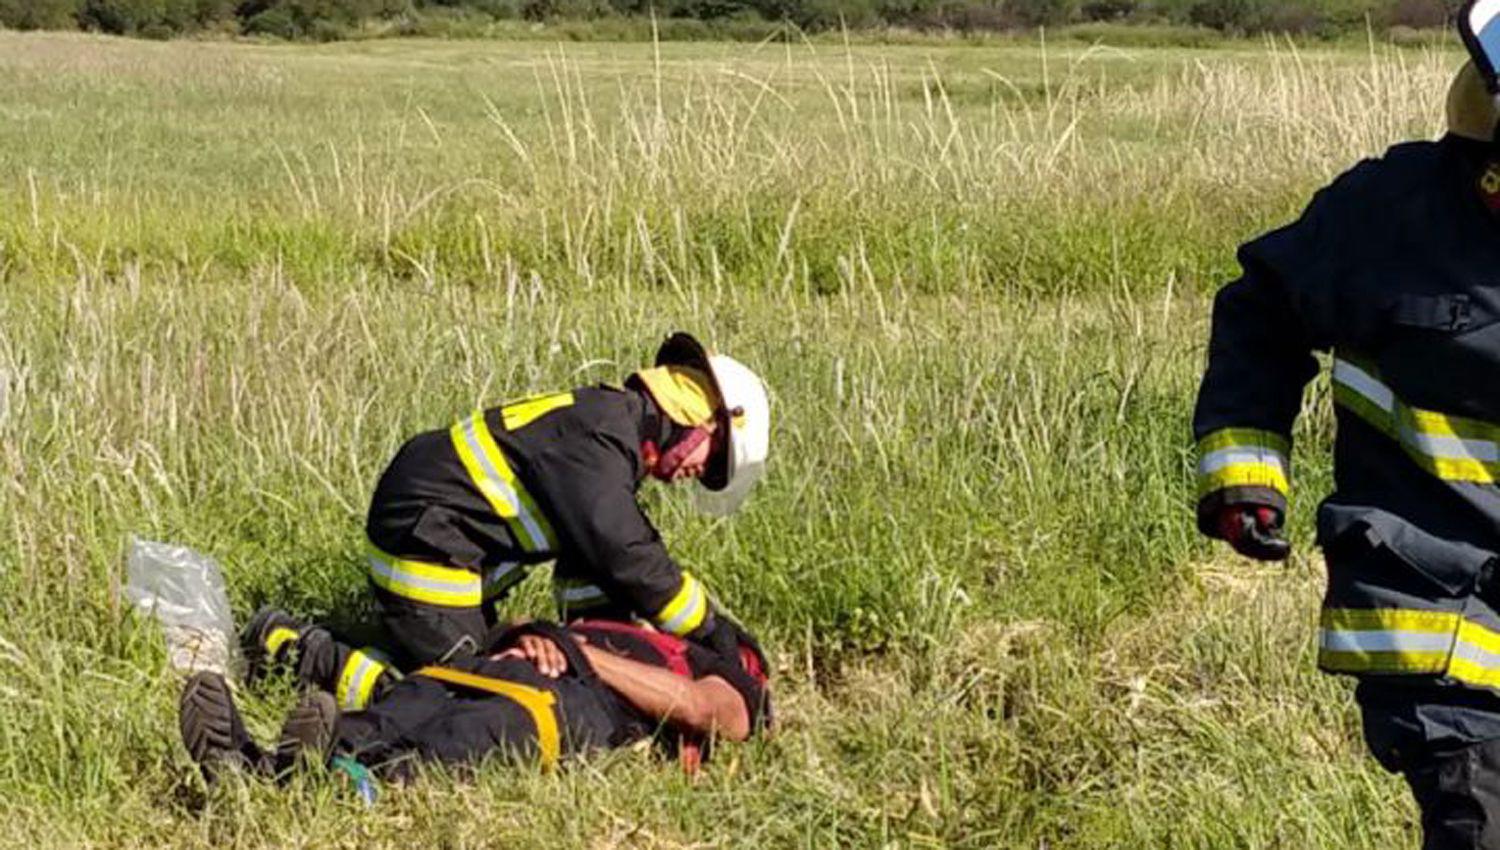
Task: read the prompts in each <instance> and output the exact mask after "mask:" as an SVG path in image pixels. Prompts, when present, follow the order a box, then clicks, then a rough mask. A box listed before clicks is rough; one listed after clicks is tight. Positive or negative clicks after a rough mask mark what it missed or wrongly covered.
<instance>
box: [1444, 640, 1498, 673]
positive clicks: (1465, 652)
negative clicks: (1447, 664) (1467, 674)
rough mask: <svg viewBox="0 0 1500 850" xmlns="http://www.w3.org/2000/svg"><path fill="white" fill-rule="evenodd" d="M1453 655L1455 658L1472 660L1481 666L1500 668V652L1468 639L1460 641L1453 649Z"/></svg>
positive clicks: (1493, 668)
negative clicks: (1491, 650)
mask: <svg viewBox="0 0 1500 850" xmlns="http://www.w3.org/2000/svg"><path fill="white" fill-rule="evenodd" d="M1453 655H1454V657H1455V658H1462V659H1464V660H1466V661H1472V662H1474V663H1475V664H1478V665H1479V666H1481V667H1486V668H1489V669H1492V670H1500V654H1497V653H1494V652H1490V651H1489V650H1487V649H1484V648H1483V647H1481V646H1479V645H1478V644H1474V643H1470V642H1469V641H1466V640H1460V641H1459V642H1458V646H1456V647H1454V649H1453Z"/></svg>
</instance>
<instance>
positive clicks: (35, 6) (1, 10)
mask: <svg viewBox="0 0 1500 850" xmlns="http://www.w3.org/2000/svg"><path fill="white" fill-rule="evenodd" d="M77 25H78V0H0V26H3V27H6V28H7V29H16V30H70V29H73V28H74V27H76V26H77Z"/></svg>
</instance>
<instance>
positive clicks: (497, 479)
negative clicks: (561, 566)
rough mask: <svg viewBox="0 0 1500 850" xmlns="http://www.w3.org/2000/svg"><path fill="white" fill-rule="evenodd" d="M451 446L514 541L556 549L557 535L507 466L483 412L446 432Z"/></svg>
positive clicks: (532, 549)
mask: <svg viewBox="0 0 1500 850" xmlns="http://www.w3.org/2000/svg"><path fill="white" fill-rule="evenodd" d="M450 436H451V437H452V438H453V447H454V448H455V449H457V450H458V456H459V458H460V459H461V460H462V461H463V464H464V469H466V470H467V471H468V473H469V478H471V479H472V480H473V481H474V486H475V487H477V488H478V489H479V492H480V493H482V494H484V498H485V501H487V502H489V503H490V508H491V509H492V510H494V512H495V514H496V515H497V516H499V517H500V518H501V519H504V520H505V522H506V524H508V525H509V526H510V528H511V533H512V534H514V535H515V538H516V542H517V543H519V544H520V545H521V548H523V549H525V550H526V551H528V552H535V553H539V554H550V553H552V552H555V551H556V550H557V536H556V535H555V534H554V533H553V532H552V526H551V524H550V523H548V522H547V518H546V517H544V516H542V512H541V511H539V510H537V507H536V502H535V501H534V500H533V499H532V498H531V494H530V493H528V492H526V487H525V486H524V485H522V484H521V480H520V479H519V478H517V477H516V473H515V471H514V470H512V469H511V468H510V462H509V461H507V460H506V459H505V453H504V452H502V451H501V450H500V445H499V444H498V443H496V442H495V435H494V434H491V433H490V426H489V425H488V424H486V423H485V421H484V411H482V410H476V411H474V415H473V416H470V417H469V418H468V419H465V420H463V421H461V422H459V423H457V424H455V425H454V426H453V428H452V430H451V432H450Z"/></svg>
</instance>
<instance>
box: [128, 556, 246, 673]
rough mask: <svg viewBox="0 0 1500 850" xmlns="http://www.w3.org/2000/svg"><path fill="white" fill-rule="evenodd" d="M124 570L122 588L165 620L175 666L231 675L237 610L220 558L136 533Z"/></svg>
mask: <svg viewBox="0 0 1500 850" xmlns="http://www.w3.org/2000/svg"><path fill="white" fill-rule="evenodd" d="M125 572H126V577H127V580H126V584H125V587H124V588H122V589H121V594H122V595H123V596H124V598H125V600H126V601H127V602H129V603H130V604H131V605H133V606H135V609H136V610H137V611H140V612H141V613H142V614H145V615H147V616H150V617H153V618H155V619H156V620H157V622H159V623H161V626H162V631H163V632H164V633H165V635H166V639H167V657H168V659H169V660H170V661H171V664H172V666H173V667H175V668H177V669H178V670H181V671H183V672H185V673H190V672H196V671H198V670H212V671H214V672H216V673H221V674H225V675H228V673H229V667H230V662H231V656H230V653H231V648H232V647H233V646H234V640H233V636H234V615H233V613H232V612H231V611H230V610H229V597H228V596H227V595H226V594H225V592H224V571H223V570H221V569H220V568H219V564H218V562H217V561H215V560H214V559H213V558H210V557H208V556H207V555H202V554H199V553H197V552H194V551H193V550H191V549H188V548H186V547H184V546H173V545H171V544H167V543H155V542H152V541H150V540H141V539H139V538H135V537H132V538H131V540H130V553H129V555H128V556H127V559H126V562H125Z"/></svg>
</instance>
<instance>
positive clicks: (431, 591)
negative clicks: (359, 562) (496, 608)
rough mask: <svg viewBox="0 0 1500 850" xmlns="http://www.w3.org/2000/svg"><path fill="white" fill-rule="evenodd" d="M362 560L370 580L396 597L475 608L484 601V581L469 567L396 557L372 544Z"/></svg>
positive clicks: (455, 606) (451, 606)
mask: <svg viewBox="0 0 1500 850" xmlns="http://www.w3.org/2000/svg"><path fill="white" fill-rule="evenodd" d="M365 559H366V560H367V561H368V562H369V565H370V581H372V582H374V583H375V586H376V587H379V588H381V589H382V590H385V591H387V592H389V593H393V594H395V595H396V596H400V597H403V598H405V599H410V600H413V601H415V602H425V603H426V604H428V605H442V606H444V607H447V608H474V607H476V606H478V605H480V604H481V603H482V602H483V601H484V585H483V581H482V580H481V579H480V577H479V575H478V574H476V573H473V572H470V571H469V570H462V569H458V568H456V567H444V566H441V565H438V564H429V563H425V562H423V561H410V560H405V559H403V558H395V557H392V556H390V555H387V554H386V553H384V552H382V551H380V550H379V549H377V548H375V547H374V545H371V546H369V547H368V548H367V550H366V553H365Z"/></svg>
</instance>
